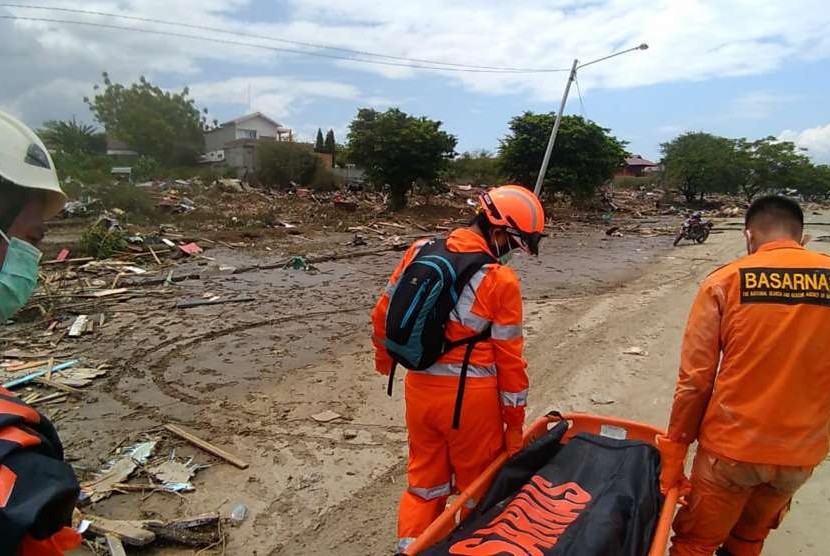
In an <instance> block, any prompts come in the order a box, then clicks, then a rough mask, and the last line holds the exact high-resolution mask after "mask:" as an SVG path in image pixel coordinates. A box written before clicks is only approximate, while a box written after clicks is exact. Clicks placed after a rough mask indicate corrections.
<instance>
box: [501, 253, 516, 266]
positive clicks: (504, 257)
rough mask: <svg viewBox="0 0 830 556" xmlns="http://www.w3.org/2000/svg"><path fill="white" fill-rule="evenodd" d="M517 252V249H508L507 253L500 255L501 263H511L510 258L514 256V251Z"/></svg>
mask: <svg viewBox="0 0 830 556" xmlns="http://www.w3.org/2000/svg"><path fill="white" fill-rule="evenodd" d="M515 252H516V251H515V250H513V251H508V252H507V253H505V254H504V255H502V256H501V257H499V264H502V265H505V266H507V265H509V264H510V260H511V259H512V258H513V253H515Z"/></svg>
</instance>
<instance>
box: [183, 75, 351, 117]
mask: <svg viewBox="0 0 830 556" xmlns="http://www.w3.org/2000/svg"><path fill="white" fill-rule="evenodd" d="M190 91H191V93H192V94H193V96H194V97H195V98H198V99H199V101H200V102H202V103H205V104H210V103H226V104H235V105H238V106H239V107H240V110H242V111H245V110H247V108H248V94H249V91H250V99H251V108H252V109H253V110H259V111H262V112H265V113H267V114H269V115H270V116H272V117H274V118H286V117H288V116H290V115H291V114H292V113H293V112H294V111H295V110H296V109H297V108H298V107H300V106H302V105H304V104H307V103H309V102H311V101H312V100H314V99H319V98H328V99H341V100H344V99H345V100H355V99H358V98H359V96H360V91H359V90H358V89H357V87H355V86H353V85H350V84H348V83H339V82H336V81H315V80H305V79H298V78H295V77H289V76H286V77H273V76H269V77H262V76H251V77H234V78H233V79H227V80H224V81H205V82H202V83H195V84H193V85H191V86H190Z"/></svg>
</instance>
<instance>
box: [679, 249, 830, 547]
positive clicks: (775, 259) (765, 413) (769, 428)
mask: <svg viewBox="0 0 830 556" xmlns="http://www.w3.org/2000/svg"><path fill="white" fill-rule="evenodd" d="M828 330H830V257H827V256H825V255H822V254H820V253H815V252H812V251H808V250H806V249H804V248H803V247H802V246H801V245H799V244H798V243H797V242H795V241H775V242H771V243H767V244H765V245H763V246H761V247H760V248H759V249H758V251H757V252H756V253H754V254H753V255H749V256H747V257H744V258H741V259H739V260H737V261H735V262H733V263H731V264H729V265H726V266H724V267H722V268H720V269H718V270H717V271H715V272H714V273H713V274H712V275H710V276H709V277H708V278H707V279H706V280H705V281H704V283H703V285H702V286H701V288H700V291H699V292H698V295H697V298H696V300H695V302H694V305H693V307H692V311H691V316H690V317H689V322H688V325H687V328H686V333H685V337H684V340H683V350H682V356H681V363H680V376H679V378H678V382H677V388H676V390H675V395H674V405H673V407H672V413H671V419H670V421H669V429H668V437H669V439H670V440H672V441H674V442H678V443H683V444H690V443H692V442H694V441H695V440H697V441H698V443H699V448H698V454H697V457H696V458H695V463H694V466H693V469H692V475H691V483H692V490H691V494H690V496H689V500H688V502H689V504H688V505H687V506H686V507H685V508H683V509H681V511H680V513H679V514H678V516H677V519H676V521H675V524H674V529H675V533H676V536H675V537H674V539H673V546H672V549H671V554H672V555H675V556H681V555H689V554H701V555H703V554H707V555H711V554H712V553H713V552H714V551H715V550H717V548H718V547H719V546H721V545H722V544H725V546H726V548H727V549H728V550H729V551H730V552H731V553H732V554H733V555H735V556H745V555H746V556H749V555H757V554H760V553H761V549H762V547H763V544H764V540H765V539H766V537H767V535H768V534H769V532H770V530H771V529H774V528H775V527H777V525H778V524H779V523H780V521H781V519H782V518H783V516H784V514H785V513H786V511H787V509H788V508H789V503H790V500H791V498H792V496H793V494H794V493H795V491H796V490H797V489H798V488H799V487H800V486H801V485H802V484H803V483H804V482H805V481H806V480H807V479H808V478H809V476H810V474H811V472H812V469H813V467H815V466H816V465H817V464H818V463H820V462H821V461H822V460H823V459H824V456H825V455H826V454H827V451H828V439H829V435H828V424H829V423H830V357H828V354H827V346H828V341H827V340H828Z"/></svg>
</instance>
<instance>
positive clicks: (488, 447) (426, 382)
mask: <svg viewBox="0 0 830 556" xmlns="http://www.w3.org/2000/svg"><path fill="white" fill-rule="evenodd" d="M424 243H426V240H424V241H419V242H416V243H415V244H414V245H412V247H410V248H409V250H408V251H407V252H406V254H405V256H404V258H403V260H402V261H401V262H400V264H398V267H397V268H396V269H395V272H394V273H393V274H392V278H391V279H390V280H389V284H388V285H387V288H386V291H385V292H384V293H383V295H382V296H381V298H380V300H379V301H378V303H377V305H376V306H375V309H374V311H373V312H372V323H373V327H374V335H373V337H372V341H373V343H374V346H375V368H376V369H377V371H378V372H380V373H381V374H385V375H386V374H388V373H389V370H390V369H391V367H392V359H391V357H390V356H389V354H388V353H387V352H386V349H385V347H384V344H383V342H384V338H385V330H386V311H387V308H388V306H389V298H390V296H391V294H392V292H393V291H394V288H395V284H396V283H397V281H398V278H399V277H400V275H401V273H402V272H403V271H404V269H405V268H406V267H407V266H408V265H409V263H410V262H411V261H412V260H413V259H414V258H415V256H416V255H417V253H418V251H419V249H420V248H421V247H422V246H423V245H424ZM447 248H448V249H449V250H451V251H455V252H462V253H463V252H481V251H484V252H489V249H488V247H487V243H486V242H485V240H484V238H483V237H481V236H480V235H478V234H476V233H475V232H473V231H471V230H467V229H457V230H454V231H453V232H452V233H450V235H449V238H448V239H447ZM488 325H491V326H492V331H491V338H490V339H489V340H485V341H482V342H479V343H478V344H476V345H475V348H474V349H473V352H472V355H471V357H470V364H469V367H468V371H467V382H466V389H465V392H464V404H463V406H462V412H461V421H460V426H459V428H458V429H457V430H455V429H453V428H452V414H453V409H454V407H455V397H456V392H457V390H458V377H459V374H460V372H461V363H462V362H463V360H464V352H465V349H466V347H465V346H460V347H458V348H455V349H453V350H451V351H450V352H448V353H447V354H445V355H444V356H442V357H441V358H440V359H439V360H438V362H436V363H435V364H434V365H433V366H431V367H429V368H428V369H426V370H424V371H411V370H410V371H408V372H407V374H406V379H405V389H406V392H405V399H406V426H407V429H408V432H409V464H408V466H407V481H408V484H409V485H408V488H407V490H406V491H405V492H404V494H403V496H402V498H401V504H400V511H399V514H398V537H399V546H400V547H401V548H403V547H405V546H406V545H407V544H408V543H409V542H410V541H411V540H413V539H414V538H416V537H417V536H418V535H420V534H421V533H422V532H423V531H424V530H425V529H426V528H427V526H428V525H429V524H430V523H431V522H432V521H433V520H434V519H435V518H436V517H438V516H439V515H440V514H441V512H442V511H443V510H444V507H445V505H446V501H447V497H448V496H449V495H450V494H451V493H452V492H453V491H454V490H458V491H460V490H464V489H465V488H467V487H468V486H469V485H470V484H471V483H472V482H473V480H474V479H475V478H476V477H477V476H478V475H480V474H481V472H482V471H484V469H485V468H486V467H487V466H488V465H489V464H490V463H491V462H492V461H493V460H494V459H495V458H496V456H498V454H499V453H501V452H502V451H504V427H505V425H506V426H509V427H521V426H522V425H523V423H524V419H525V405H526V403H527V392H528V378H527V373H526V371H525V368H526V367H527V364H526V363H525V360H524V358H523V357H522V351H523V348H524V339H523V336H522V296H521V290H520V284H519V278H518V276H517V275H516V273H515V272H514V271H513V270H512V269H511V268H509V267H507V266H503V265H499V264H489V265H485V266H483V267H482V268H481V269H480V270H479V271H478V272H477V273H476V274H475V275H473V278H472V279H471V280H470V282H469V286H467V287H465V288H464V291H463V293H462V295H461V296H460V297H459V301H458V304H457V305H456V307H455V310H454V311H453V312H452V313H451V314H450V321H449V322H448V323H447V327H446V337H447V339H448V340H449V341H454V340H460V339H463V338H468V337H470V336H472V335H474V334H476V333H478V332H481V331H482V330H484V329H485V328H486V327H487V326H488Z"/></svg>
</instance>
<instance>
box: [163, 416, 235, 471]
mask: <svg viewBox="0 0 830 556" xmlns="http://www.w3.org/2000/svg"><path fill="white" fill-rule="evenodd" d="M164 428H165V429H167V430H168V431H169V432H171V433H173V434H175V435H176V436H178V437H180V438H182V439H184V440H187V441H188V442H190V443H191V444H193V445H194V446H196V447H198V448H201V449H202V450H204V451H206V452H208V453H211V454H213V455H214V456H217V457H219V458H221V459H223V460H225V461H227V462H228V463H230V464H232V465H235V466H236V467H238V468H240V469H247V468H248V463H247V462H246V461H244V460H242V459H240V458H238V457H237V456H235V455H233V454H231V453H229V452H226V451H225V450H223V449H222V448H219V447H217V446H214V445H213V444H211V443H210V442H207V441H206V440H202V439H201V438H199V437H198V436H196V435H195V434H192V433H189V432H187V431H186V430H184V429H183V428H181V427H179V426H177V425H172V424H169V423H168V424H166V425H164Z"/></svg>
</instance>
